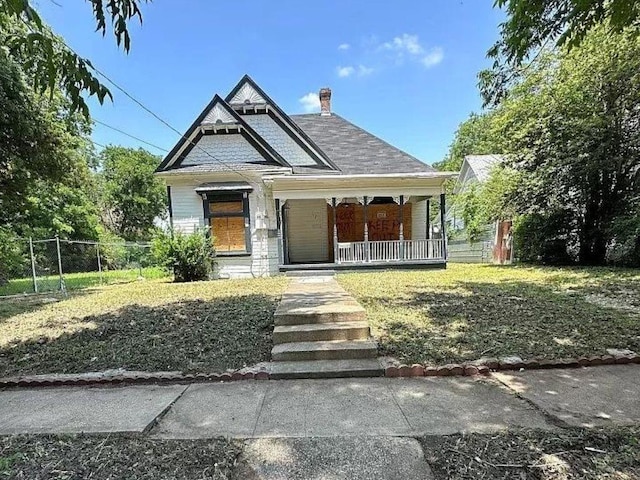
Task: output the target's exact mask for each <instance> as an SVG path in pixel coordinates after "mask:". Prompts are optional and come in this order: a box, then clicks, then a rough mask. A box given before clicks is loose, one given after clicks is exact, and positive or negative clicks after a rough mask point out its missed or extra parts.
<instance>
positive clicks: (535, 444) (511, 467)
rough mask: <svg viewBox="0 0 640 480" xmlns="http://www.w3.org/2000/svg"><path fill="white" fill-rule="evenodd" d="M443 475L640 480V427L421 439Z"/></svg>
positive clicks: (433, 465) (438, 474)
mask: <svg viewBox="0 0 640 480" xmlns="http://www.w3.org/2000/svg"><path fill="white" fill-rule="evenodd" d="M420 441H421V443H422V446H423V448H424V452H425V458H426V459H427V461H428V462H429V464H430V465H431V468H432V469H433V472H434V474H435V475H436V478H438V479H452V480H456V479H459V480H461V479H521V480H527V479H532V480H534V479H535V480H543V479H544V480H569V479H578V478H579V479H593V480H595V479H604V478H607V479H616V480H632V479H640V427H616V428H606V429H605V428H600V429H569V430H562V431H554V432H548V431H539V430H528V431H521V432H506V433H500V434H494V435H480V434H471V435H451V436H446V437H423V438H422V439H420Z"/></svg>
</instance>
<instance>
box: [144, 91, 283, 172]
mask: <svg viewBox="0 0 640 480" xmlns="http://www.w3.org/2000/svg"><path fill="white" fill-rule="evenodd" d="M207 163H209V164H213V163H220V164H230V163H245V164H246V163H256V164H263V165H265V164H266V165H274V166H283V167H290V166H291V165H289V164H288V163H287V161H286V160H284V159H283V158H282V156H281V155H280V154H279V153H278V152H276V151H275V150H274V149H273V148H272V147H271V145H270V144H269V143H268V142H267V141H265V140H264V139H263V138H262V137H261V136H260V135H259V134H258V133H257V132H256V131H255V130H254V129H253V128H252V127H251V126H250V125H249V124H247V123H246V122H245V121H244V120H243V119H242V118H241V117H240V115H238V114H237V113H236V112H235V111H234V110H233V109H232V108H231V107H230V106H229V105H228V104H227V103H226V102H225V101H224V100H223V99H222V98H221V97H220V96H219V95H216V96H215V97H214V98H213V99H212V100H211V102H209V104H208V105H207V107H205V109H204V110H203V111H202V112H201V113H200V115H199V116H198V118H196V120H195V121H194V122H193V124H192V125H191V126H190V127H189V129H188V130H187V132H186V133H185V134H184V135H183V137H182V138H181V139H180V141H179V142H178V143H177V144H176V146H175V147H174V148H173V149H172V150H171V152H169V154H168V155H167V156H166V157H165V159H164V160H163V162H162V163H161V164H160V166H159V167H158V168H157V170H156V171H157V172H160V171H165V170H170V169H175V168H178V167H180V166H182V165H184V166H193V165H201V164H207Z"/></svg>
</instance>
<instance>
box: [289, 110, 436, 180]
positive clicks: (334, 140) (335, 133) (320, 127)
mask: <svg viewBox="0 0 640 480" xmlns="http://www.w3.org/2000/svg"><path fill="white" fill-rule="evenodd" d="M290 118H291V120H293V121H294V122H295V123H296V124H297V125H298V126H299V127H300V128H301V129H302V130H303V131H304V132H305V133H306V134H307V135H308V136H309V137H310V138H311V139H312V140H313V141H314V142H315V143H316V145H318V147H320V148H321V149H322V150H323V151H324V153H325V154H326V155H327V156H328V157H329V159H331V161H333V163H335V164H336V165H337V166H338V168H340V170H341V171H342V173H343V174H366V173H370V174H384V173H418V172H433V171H434V169H433V168H431V167H430V166H429V165H427V164H426V163H423V162H421V161H420V160H418V159H417V158H415V157H413V156H411V155H409V154H408V153H406V152H403V151H402V150H400V149H398V148H396V147H394V146H393V145H389V144H388V143H387V142H385V141H384V140H381V139H380V138H378V137H376V136H375V135H373V134H371V133H369V132H367V131H365V130H363V129H361V128H360V127H357V126H355V125H354V124H353V123H351V122H349V121H347V120H345V119H344V118H342V117H340V116H339V115H336V114H334V113H332V114H331V115H328V116H322V115H319V114H317V113H315V114H308V115H307V114H305V115H290Z"/></svg>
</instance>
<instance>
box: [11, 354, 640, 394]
mask: <svg viewBox="0 0 640 480" xmlns="http://www.w3.org/2000/svg"><path fill="white" fill-rule="evenodd" d="M627 363H637V364H640V355H638V354H636V353H634V354H629V355H623V354H620V355H599V356H598V355H596V356H589V357H579V358H568V359H556V360H544V359H543V360H538V359H531V360H520V359H516V358H510V359H505V360H504V361H502V360H499V359H497V358H486V359H482V360H477V361H475V362H466V363H463V364H449V365H442V366H437V367H435V366H424V365H420V364H413V365H398V366H395V365H389V366H387V367H385V369H384V375H385V377H423V376H424V377H449V376H462V375H464V376H476V375H488V374H489V373H490V372H492V371H500V370H520V369H525V370H533V369H544V368H577V367H595V366H599V365H620V364H627ZM269 379H270V374H269V372H268V371H267V370H265V369H263V368H260V369H242V370H236V371H231V372H224V373H195V374H192V373H182V372H122V373H119V372H118V373H108V372H94V373H79V374H62V375H61V374H57V375H56V374H52V375H24V376H19V377H6V378H0V388H9V387H54V386H81V385H118V384H136V385H144V384H155V385H157V384H171V383H203V382H229V381H238V380H269Z"/></svg>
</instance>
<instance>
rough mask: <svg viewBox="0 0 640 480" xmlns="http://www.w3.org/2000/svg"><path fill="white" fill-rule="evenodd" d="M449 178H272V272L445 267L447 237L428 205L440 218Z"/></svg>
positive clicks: (427, 175)
mask: <svg viewBox="0 0 640 480" xmlns="http://www.w3.org/2000/svg"><path fill="white" fill-rule="evenodd" d="M448 177H449V174H442V173H439V172H429V173H420V174H412V175H397V174H390V175H376V176H374V175H318V176H311V175H309V176H304V177H302V176H299V175H296V176H295V177H291V176H279V177H273V178H272V179H270V180H269V183H271V186H272V194H273V198H274V201H275V209H276V217H277V238H278V257H279V270H280V271H289V270H305V269H309V270H312V269H313V270H317V269H359V268H390V267H394V268H396V267H404V268H422V267H426V266H434V267H444V266H445V265H446V261H447V242H446V233H445V232H444V231H443V229H441V228H438V229H434V228H432V222H431V218H432V213H433V212H434V208H433V207H434V203H435V204H437V206H439V207H440V209H439V215H440V216H441V217H442V216H443V215H444V211H445V195H444V191H443V188H442V184H443V182H444V181H445V180H446V179H447V178H448ZM443 224H444V222H442V218H441V222H440V225H443Z"/></svg>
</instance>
